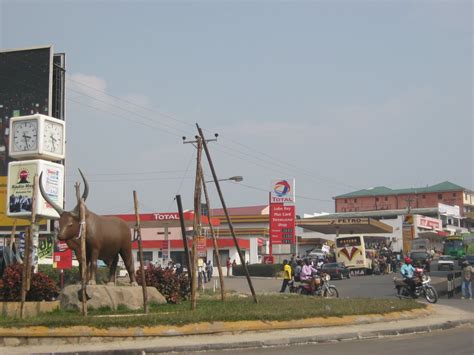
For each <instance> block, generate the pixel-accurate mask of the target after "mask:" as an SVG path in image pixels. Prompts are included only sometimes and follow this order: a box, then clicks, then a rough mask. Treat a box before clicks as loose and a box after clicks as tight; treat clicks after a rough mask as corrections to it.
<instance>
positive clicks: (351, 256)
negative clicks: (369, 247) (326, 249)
mask: <svg viewBox="0 0 474 355" xmlns="http://www.w3.org/2000/svg"><path fill="white" fill-rule="evenodd" d="M368 253H369V251H366V249H365V241H364V236H363V235H350V236H339V237H336V261H337V262H338V263H344V265H345V266H346V267H347V268H349V269H350V270H355V271H357V270H358V271H363V272H364V273H365V274H368V273H370V271H371V270H372V259H370V257H369V255H368Z"/></svg>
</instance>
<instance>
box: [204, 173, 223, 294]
mask: <svg viewBox="0 0 474 355" xmlns="http://www.w3.org/2000/svg"><path fill="white" fill-rule="evenodd" d="M200 171H201V181H202V188H203V190H204V197H205V199H206V206H207V211H208V213H207V218H208V219H209V230H210V231H211V237H212V244H213V246H214V256H215V259H216V264H217V270H218V271H219V282H220V284H221V300H222V301H225V286H224V275H223V274H222V267H221V261H220V260H219V246H218V245H217V238H216V234H215V233H214V227H213V226H212V222H211V218H212V213H211V202H210V200H209V195H208V194H207V186H206V182H205V181H204V173H203V171H202V165H201V166H200Z"/></svg>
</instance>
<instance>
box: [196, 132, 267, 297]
mask: <svg viewBox="0 0 474 355" xmlns="http://www.w3.org/2000/svg"><path fill="white" fill-rule="evenodd" d="M196 127H197V129H198V132H199V136H200V137H201V139H202V145H203V148H204V152H205V153H206V157H207V162H208V163H209V167H210V168H211V172H212V177H213V179H214V183H215V184H216V189H217V192H218V193H219V198H220V200H221V204H222V208H223V209H224V212H225V217H226V219H227V224H228V225H229V229H230V232H231V233H232V238H233V239H234V244H235V248H236V249H237V252H238V254H239V258H240V263H241V264H242V267H243V268H244V271H245V276H246V277H247V282H248V284H249V288H250V291H251V292H252V296H253V300H254V302H255V303H258V301H257V295H256V294H255V290H254V288H253V285H252V280H251V279H250V274H249V270H248V268H247V264H245V259H244V257H243V254H242V251H241V250H240V247H239V244H238V242H237V237H236V236H235V231H234V226H233V225H232V221H231V220H230V216H229V212H228V211H227V206H226V204H225V201H224V195H223V194H222V190H221V187H220V185H219V179H218V178H217V174H216V170H215V169H214V164H213V163H212V158H211V154H210V153H209V149H208V148H207V142H206V138H204V133H203V132H202V129H201V128H200V127H199V125H198V124H197V123H196ZM216 137H217V136H216Z"/></svg>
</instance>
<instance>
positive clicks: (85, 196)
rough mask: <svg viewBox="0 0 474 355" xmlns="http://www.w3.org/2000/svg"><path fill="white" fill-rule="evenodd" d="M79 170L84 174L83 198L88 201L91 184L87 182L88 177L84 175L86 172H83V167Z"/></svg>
mask: <svg viewBox="0 0 474 355" xmlns="http://www.w3.org/2000/svg"><path fill="white" fill-rule="evenodd" d="M78 170H79V173H80V174H81V176H82V180H83V181H84V192H83V193H82V199H83V200H84V202H85V201H86V199H87V196H88V195H89V184H88V183H87V180H86V178H85V177H84V174H83V173H82V171H81V169H78Z"/></svg>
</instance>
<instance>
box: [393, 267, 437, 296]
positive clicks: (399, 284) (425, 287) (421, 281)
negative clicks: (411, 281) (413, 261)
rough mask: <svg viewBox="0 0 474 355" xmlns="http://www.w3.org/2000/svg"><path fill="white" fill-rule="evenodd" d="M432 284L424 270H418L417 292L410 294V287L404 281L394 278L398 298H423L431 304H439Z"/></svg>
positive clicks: (416, 277) (416, 271)
mask: <svg viewBox="0 0 474 355" xmlns="http://www.w3.org/2000/svg"><path fill="white" fill-rule="evenodd" d="M430 282H431V277H430V276H428V275H426V274H425V270H424V269H422V268H416V269H415V290H414V291H413V294H412V293H411V292H410V287H409V286H408V285H407V283H406V282H405V280H404V279H402V278H398V277H394V278H393V283H394V285H395V289H396V290H397V296H398V298H400V299H402V298H418V297H421V296H423V297H425V298H426V300H427V301H428V302H429V303H436V302H438V293H437V292H436V289H435V288H434V287H433V286H431V284H430Z"/></svg>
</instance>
